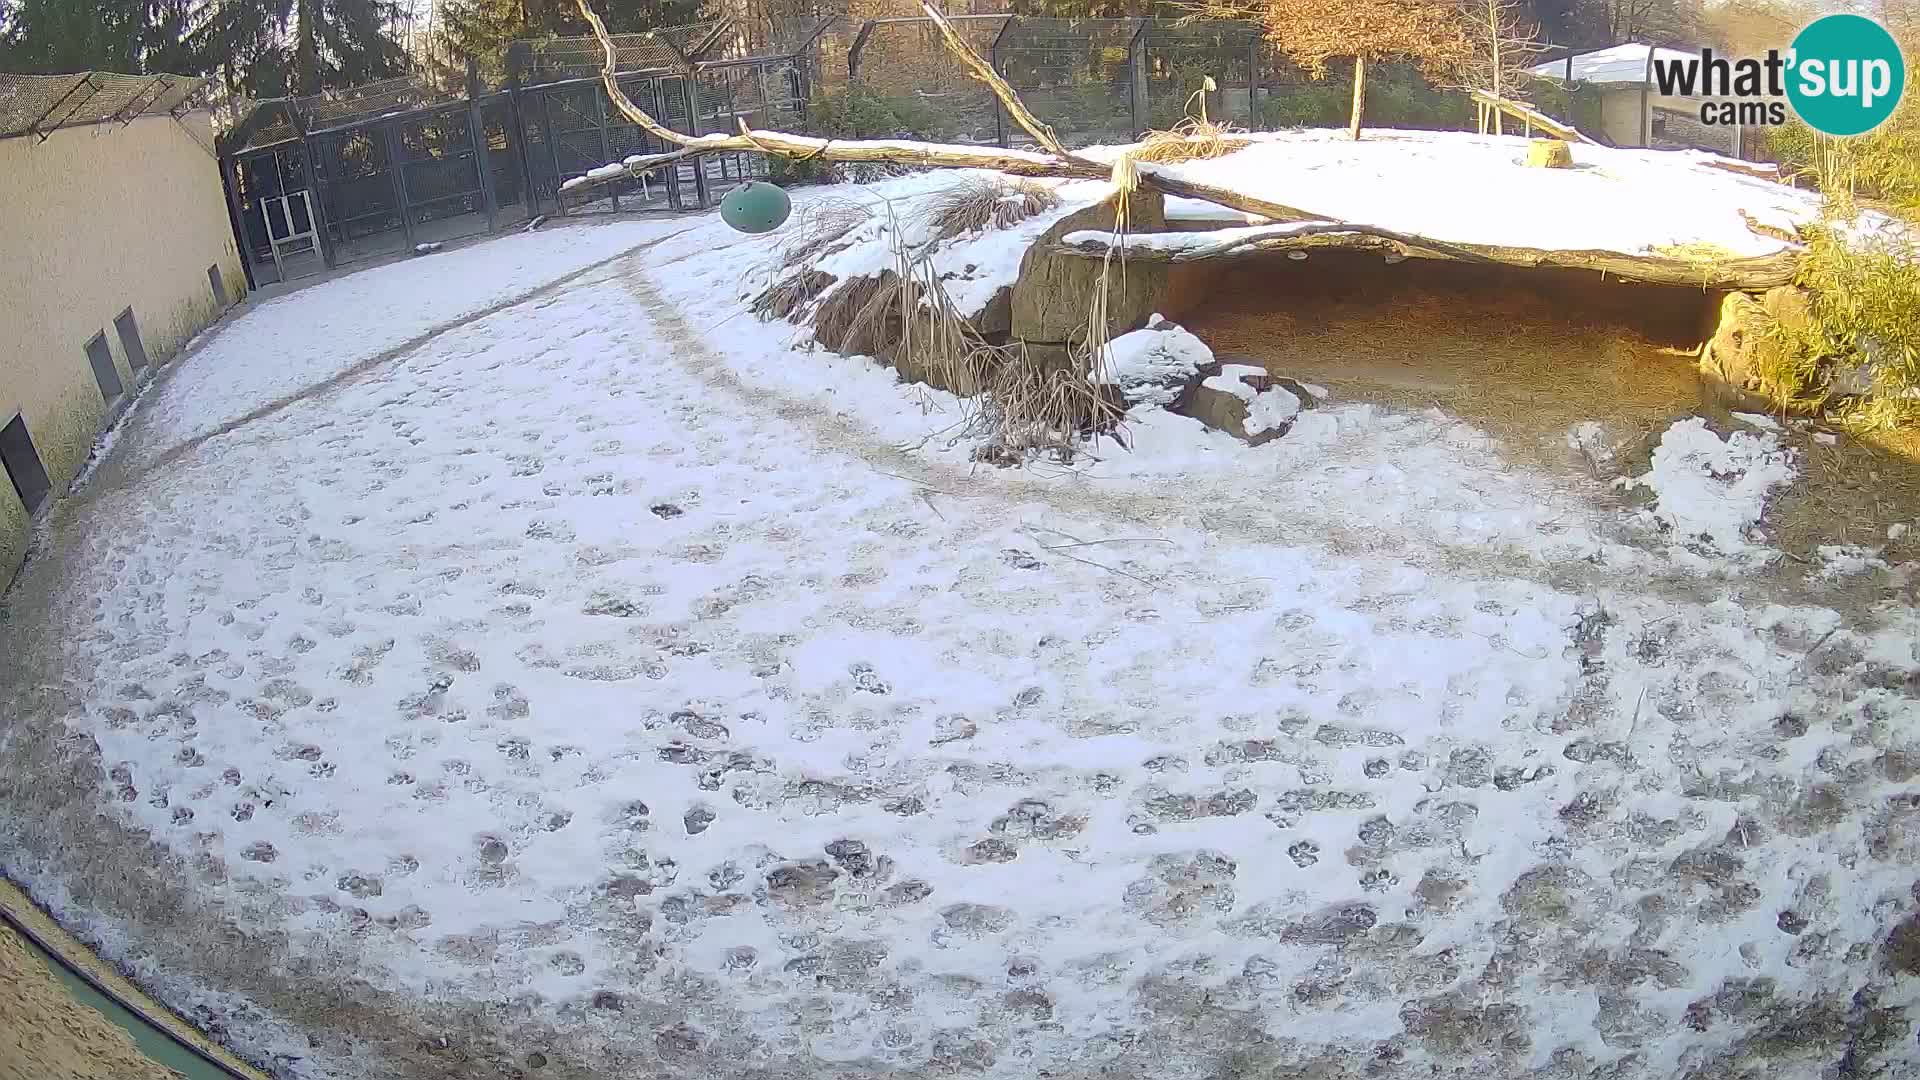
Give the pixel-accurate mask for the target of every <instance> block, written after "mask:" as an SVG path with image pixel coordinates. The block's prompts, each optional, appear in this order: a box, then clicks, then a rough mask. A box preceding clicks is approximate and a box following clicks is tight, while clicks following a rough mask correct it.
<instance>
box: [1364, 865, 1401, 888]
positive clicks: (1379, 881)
mask: <svg viewBox="0 0 1920 1080" xmlns="http://www.w3.org/2000/svg"><path fill="white" fill-rule="evenodd" d="M1399 882H1400V879H1399V878H1397V877H1394V876H1393V872H1392V871H1390V870H1388V869H1387V868H1386V867H1384V866H1382V867H1378V868H1376V869H1373V870H1369V871H1367V872H1366V873H1364V874H1361V875H1360V888H1361V889H1363V890H1365V891H1366V892H1386V891H1387V890H1388V889H1391V888H1393V887H1394V886H1395V885H1397V884H1399Z"/></svg>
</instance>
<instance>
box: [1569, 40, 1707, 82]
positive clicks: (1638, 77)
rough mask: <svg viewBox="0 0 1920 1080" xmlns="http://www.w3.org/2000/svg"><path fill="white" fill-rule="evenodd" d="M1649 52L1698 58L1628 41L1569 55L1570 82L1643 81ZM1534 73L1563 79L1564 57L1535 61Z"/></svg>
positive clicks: (1665, 56) (1671, 57)
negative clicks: (1542, 61) (1544, 61)
mask: <svg viewBox="0 0 1920 1080" xmlns="http://www.w3.org/2000/svg"><path fill="white" fill-rule="evenodd" d="M1649 51H1651V52H1652V53H1653V59H1655V60H1698V59H1699V58H1700V57H1699V54H1698V53H1687V52H1681V51H1680V50H1678V49H1661V48H1655V47H1654V46H1651V45H1640V44H1635V43H1631V42H1630V43H1628V44H1626V45H1615V46H1614V47H1613V48H1611V49H1599V50H1596V51H1594V52H1590V53H1579V54H1577V55H1575V56H1573V57H1572V58H1571V59H1572V61H1573V64H1572V71H1573V78H1572V80H1571V81H1573V82H1590V83H1631V84H1633V85H1635V86H1638V85H1639V84H1641V83H1643V82H1646V81H1647V67H1648V62H1647V53H1648V52H1649ZM1532 70H1533V73H1534V74H1535V75H1545V76H1548V77H1549V78H1554V79H1560V80H1562V81H1563V82H1564V81H1568V80H1567V71H1568V64H1567V59H1566V58H1562V59H1559V60H1554V61H1550V62H1548V63H1545V64H1536V65H1534V67H1533V69H1532Z"/></svg>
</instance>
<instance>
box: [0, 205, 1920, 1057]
mask: <svg viewBox="0 0 1920 1080" xmlns="http://www.w3.org/2000/svg"><path fill="white" fill-rule="evenodd" d="M745 244H746V242H744V241H740V240H739V239H738V238H735V237H731V236H729V235H728V234H726V233H724V232H722V231H721V230H719V229H718V228H716V227H713V226H711V225H702V226H700V227H699V228H695V229H691V230H689V231H687V232H685V233H683V234H679V235H674V236H670V237H665V238H661V239H658V240H657V242H652V243H651V246H649V247H647V248H646V249H644V250H642V251H639V252H636V253H635V254H634V255H632V256H631V257H629V258H625V259H616V260H614V261H612V262H608V263H606V264H604V265H601V266H598V267H592V268H589V269H587V270H585V271H584V272H582V273H581V276H579V277H578V278H576V279H575V280H574V281H573V283H572V284H571V285H569V286H568V287H566V288H564V289H550V290H539V291H536V292H535V293H533V294H530V295H527V296H524V297H521V298H519V299H515V298H512V297H507V298H505V299H501V300H499V301H498V302H496V303H493V304H492V305H491V306H489V307H488V308H487V309H486V313H485V314H482V315H480V316H478V317H473V318H470V319H465V320H462V319H457V318H456V319H450V320H446V325H445V327H444V329H440V330H432V329H428V330H425V331H416V333H419V338H418V340H413V339H412V338H410V337H408V336H406V335H402V336H401V338H400V339H399V340H398V341H397V342H395V343H386V344H376V345H367V346H364V347H362V346H355V345H342V346H341V347H340V348H339V349H338V350H336V352H335V353H333V354H328V355H327V356H325V357H324V358H322V357H319V356H318V354H316V359H315V360H314V366H313V370H311V371H310V372H308V375H309V376H310V377H309V378H308V380H307V383H306V387H305V388H304V389H303V388H300V387H294V388H293V389H290V390H289V389H287V388H286V387H285V386H283V385H282V384H283V383H295V382H298V381H299V380H298V379H297V378H294V377H293V375H294V374H296V373H276V374H275V375H274V379H275V380H276V381H275V383H274V385H273V386H272V387H271V388H270V390H271V394H268V395H266V396H263V398H262V400H261V401H260V402H257V403H254V404H251V405H250V404H249V403H248V402H247V401H245V400H242V399H241V396H240V395H238V394H227V395H223V396H222V398H221V399H220V402H219V404H220V409H221V410H224V412H223V413H222V414H221V415H218V416H216V415H211V414H206V415H203V414H202V413H201V412H199V411H196V410H195V408H194V407H193V404H192V402H191V400H189V399H184V398H175V399H171V400H163V401H161V402H160V403H159V404H163V405H166V406H168V408H167V409H166V410H156V411H155V413H154V417H155V419H154V420H153V421H152V422H150V423H149V424H148V425H147V426H146V427H144V428H134V429H129V431H128V433H127V436H126V438H127V439H128V440H129V445H128V446H126V447H124V448H122V450H123V452H124V453H125V454H126V455H127V456H126V458H125V460H124V462H122V463H116V461H117V459H116V461H109V462H108V467H105V468H103V469H102V470H101V472H100V474H99V476H98V478H97V480H96V482H95V484H94V485H93V486H91V487H89V488H88V489H87V490H86V491H85V492H83V493H82V495H80V496H79V497H77V498H74V499H69V500H67V501H66V502H65V503H63V504H62V506H61V508H60V510H59V512H58V513H57V515H56V520H55V521H54V522H53V523H52V526H51V527H52V528H53V529H54V530H56V533H57V535H58V536H59V538H60V541H61V543H60V544H59V545H58V546H57V547H51V548H49V549H48V550H47V551H46V553H45V554H44V555H43V556H42V557H40V558H39V559H36V560H35V562H33V563H32V564H30V567H29V569H28V572H27V573H26V574H25V575H24V576H23V578H22V581H21V582H20V584H19V586H18V588H17V589H16V591H15V592H14V593H13V594H11V595H10V596H9V598H8V601H7V607H6V612H7V616H6V620H5V622H4V623H0V636H4V639H5V640H4V645H5V648H4V649H0V677H3V678H0V686H4V687H5V698H4V700H3V701H0V707H4V712H5V714H6V715H7V716H9V717H13V718H17V719H16V720H15V721H14V722H13V723H11V724H10V725H9V726H8V727H7V728H6V729H5V733H4V739H5V742H4V746H3V747H0V749H4V754H0V806H4V807H5V814H4V817H0V830H4V832H0V850H5V851H8V852H9V855H8V856H7V859H8V862H7V867H6V868H7V870H8V871H9V872H10V873H14V874H17V875H18V876H20V877H22V878H23V879H25V880H26V881H27V882H28V883H29V884H30V885H31V886H32V887H33V888H34V890H35V892H36V894H37V895H39V896H40V897H42V898H43V899H44V900H46V901H48V902H49V903H51V904H53V905H54V906H55V907H56V908H57V909H58V911H59V913H60V914H61V916H62V917H63V919H65V920H67V921H68V922H70V923H71V924H73V925H75V926H76V928H78V929H80V930H81V931H82V932H83V933H84V934H85V936H87V937H89V939H91V940H96V941H98V942H100V943H101V944H102V946H103V948H104V949H105V950H106V951H107V952H108V953H109V954H111V955H112V956H113V957H114V958H115V959H116V960H119V961H122V962H124V963H126V964H128V965H129V966H131V967H132V968H133V969H134V970H135V971H136V972H138V973H139V974H141V976H142V978H143V980H144V981H147V982H148V983H149V984H150V985H152V986H154V987H155V988H156V989H157V990H159V991H161V992H162V993H164V995H165V996H166V997H167V999H168V1000H169V1001H171V1002H173V1003H175V1004H176V1005H177V1006H178V1007H180V1008H181V1009H182V1010H183V1011H185V1012H186V1013H187V1014H188V1015H190V1016H191V1017H193V1018H195V1019H196V1020H199V1021H201V1022H203V1023H205V1024H207V1025H209V1026H217V1028H218V1030H219V1032H220V1033H222V1034H224V1035H225V1036H226V1037H228V1038H230V1039H231V1040H233V1042H234V1043H235V1045H237V1046H239V1047H241V1048H243V1049H245V1050H246V1051H247V1052H248V1053H249V1055H250V1056H253V1057H255V1058H257V1059H260V1060H263V1061H270V1062H271V1063H273V1064H274V1065H275V1066H276V1067H278V1068H279V1069H281V1070H282V1071H284V1072H285V1073H287V1074H288V1075H294V1076H312V1077H318V1076H328V1075H338V1076H356V1077H359V1076H367V1077H375V1076H394V1077H402V1076H404V1077H439V1076H444V1077H463V1078H465V1077H509V1076H532V1075H539V1076H547V1075H554V1076H570V1077H571V1076H580V1077H584V1076H615V1075H644V1074H665V1073H672V1074H693V1073H701V1074H704V1075H711V1076H716V1077H732V1076H742V1077H744V1076H755V1077H789V1076H791V1077H800V1076H806V1077H814V1078H817V1077H824V1076H832V1077H847V1078H854V1077H878V1076H890V1077H903V1078H904V1077H918V1076H943V1077H944V1076H953V1075H958V1074H967V1075H980V1076H983V1077H993V1078H998V1077H1008V1078H1011V1077H1027V1076H1032V1075H1035V1074H1038V1073H1043V1072H1044V1073H1046V1074H1048V1075H1051V1076H1055V1077H1094V1076H1109V1075H1113V1074H1115V1073H1119V1072H1124V1073H1130V1074H1131V1073H1141V1074H1144V1073H1153V1074H1155V1075H1161V1076H1169V1077H1183V1078H1185V1077H1192V1078H1196V1080H1198V1078H1212V1077H1218V1076H1225V1075H1256V1074H1257V1075H1273V1076H1281V1075H1311V1076H1324V1077H1362V1076H1364V1077H1408V1078H1411V1077H1415V1076H1419V1077H1430V1076H1433V1075H1437V1074H1439V1075H1447V1074H1454V1075H1457V1074H1464V1073H1467V1072H1478V1073H1486V1074H1491V1075H1499V1076H1538V1077H1556V1078H1558V1077H1566V1078H1574V1077H1602V1076H1604V1077H1610V1078H1613V1080H1628V1078H1638V1077H1699V1078H1702V1080H1705V1078H1707V1077H1739V1076H1760V1075H1767V1076H1778V1075H1822V1074H1832V1075H1836V1076H1840V1075H1846V1076H1888V1077H1894V1076H1903V1075H1909V1074H1911V1072H1912V1071H1913V1070H1914V1069H1915V1068H1916V1067H1920V1050H1917V1049H1916V1046H1915V1042H1914V1033H1913V1024H1912V1018H1911V1015H1910V1010H1911V1008H1912V1006H1913V1003H1914V1001H1915V998H1916V984H1915V982H1914V979H1913V976H1914V975H1915V974H1916V973H1917V972H1920V945H1916V940H1920V931H1916V930H1915V929H1914V927H1915V926H1916V925H1920V923H1916V916H1915V911H1916V906H1917V905H1920V898H1917V897H1916V895H1915V892H1914V888H1913V887H1914V880H1913V873H1912V870H1911V867H1912V866H1913V865H1914V863H1915V861H1916V860H1917V859H1920V832H1917V831H1916V829H1917V828H1920V795H1917V794H1916V790H1915V784H1914V780H1915V777H1916V774H1920V744H1916V743H1915V742H1914V741H1913V738H1912V735H1911V731H1912V722H1913V721H1914V720H1915V719H1916V718H1920V655H1916V653H1915V640H1916V634H1915V626H1916V623H1915V620H1914V616H1913V612H1912V611H1911V609H1910V608H1908V607H1906V606H1905V605H1903V604H1901V603H1898V602H1894V603H1890V604H1884V605H1869V606H1862V607H1856V608H1850V609H1848V610H1845V611H1840V610H1835V609H1832V608H1827V607H1823V606H1820V605H1818V604H1796V605H1791V606H1789V605H1781V604H1777V603H1772V602H1770V601H1769V600H1768V599H1766V598H1764V597H1756V596H1749V595H1746V594H1745V593H1744V592H1743V589H1742V585H1741V580H1740V575H1739V572H1738V568H1737V565H1734V564H1726V565H1722V564H1721V563H1717V562H1714V561H1713V560H1711V559H1709V558H1707V557H1705V556H1701V555H1698V554H1697V553H1696V554H1694V555H1692V556H1691V557H1689V558H1687V559H1679V558H1677V557H1675V556H1670V555H1669V554H1667V553H1666V552H1665V550H1664V546H1663V541H1662V540H1661V538H1660V537H1659V536H1657V535H1655V534H1647V533H1637V532H1635V531H1634V530H1635V528H1636V527H1635V526H1633V525H1632V524H1631V523H1629V522H1626V521H1625V520H1623V519H1622V517H1621V515H1620V514H1618V513H1617V512H1616V511H1615V510H1613V509H1611V508H1609V507H1607V506H1604V505H1601V504H1599V503H1597V502H1596V500H1595V499H1594V498H1593V497H1592V494H1593V492H1592V490H1591V488H1590V487H1589V488H1582V487H1581V486H1579V485H1577V484H1572V483H1568V482H1564V481H1562V480H1560V479H1554V478H1545V477H1542V476H1541V475H1539V474H1538V473H1536V472H1535V471H1532V470H1529V469H1526V468H1523V467H1519V466H1516V465H1513V464H1510V463H1508V462H1507V461H1505V460H1504V459H1503V458H1502V456H1501V454H1500V451H1499V448H1498V445H1497V444H1495V443H1493V442H1492V441H1491V440H1489V439H1488V438H1487V437H1486V436H1484V435H1483V434H1481V433H1479V432H1477V431H1475V430H1474V429H1473V428H1471V427H1470V426H1468V425H1463V424H1459V423H1457V422H1455V421H1453V420H1451V419H1449V418H1447V417H1445V416H1444V415H1441V414H1438V413H1399V412H1388V411H1383V410H1380V409H1377V408H1370V407H1368V406H1364V405H1342V404H1339V403H1337V402H1334V403H1329V404H1328V405H1327V406H1325V407H1323V408H1321V409H1316V410H1310V411H1309V413H1307V414H1303V416H1302V419H1301V420H1300V421H1298V422H1297V423H1296V426H1295V429H1294V430H1293V431H1291V432H1290V433H1289V434H1288V435H1287V436H1286V437H1285V438H1283V439H1280V440H1278V441H1276V442H1274V443H1272V444H1270V445H1269V446H1268V447H1263V448H1261V449H1260V450H1258V451H1252V450H1247V449H1245V448H1243V447H1240V446H1239V445H1238V444H1236V443H1233V442H1232V441H1231V440H1227V439H1225V438H1224V437H1220V436H1217V435H1211V434H1209V433H1205V432H1202V431H1199V430H1197V429H1195V428H1194V427H1193V426H1192V425H1191V424H1189V423H1187V422H1185V421H1182V420H1180V419H1179V418H1174V417H1167V416H1164V415H1161V416H1143V417H1140V418H1138V422H1137V423H1136V425H1135V428H1134V435H1135V436H1136V445H1135V451H1134V453H1133V454H1132V455H1130V456H1128V455H1118V454H1109V455H1107V456H1106V457H1105V458H1103V459H1102V460H1101V461H1099V462H1097V463H1093V464H1091V465H1090V466H1089V467H1084V468H1079V469H1075V470H1045V469H1036V470H1032V471H1011V472H1000V471H996V470H991V469H976V468H973V467H971V466H970V465H969V464H968V463H967V461H966V459H965V448H964V447H955V448H943V446H942V444H941V442H940V441H939V438H938V433H939V432H940V431H941V430H942V429H944V428H945V427H946V426H948V424H949V423H950V421H949V420H947V419H943V417H942V414H941V413H939V412H938V411H934V412H928V411H925V409H933V410H939V409H941V408H943V407H946V405H947V404H948V403H943V402H942V401H940V400H939V398H938V396H937V395H927V394H924V393H921V392H917V391H912V390H908V389H905V388H901V387H898V386H895V385H893V384H892V381H891V379H890V378H889V377H888V376H887V375H886V373H884V372H881V371H877V370H875V369H873V368H872V367H871V366H868V365H864V364H862V363H861V362H859V361H854V360H847V359H843V358H833V357H824V356H819V355H816V354H811V353H806V352H796V351H792V350H789V349H788V348H787V347H786V338H787V337H788V336H789V331H787V330H785V329H783V328H778V327H773V328H769V327H763V326H759V325H756V324H754V323H752V322H751V320H750V319H748V318H746V317H745V316H742V315H740V314H739V312H738V306H737V305H738V299H739V296H740V294H741V293H742V291H743V288H742V286H743V282H742V277H743V275H742V273H741V270H740V267H741V265H742V264H743V263H746V262H750V261H751V260H752V259H753V258H756V257H757V254H756V251H755V249H750V248H747V247H745V246H744V245H745ZM487 247H488V246H487V245H482V246H480V247H478V248H476V249H474V252H483V251H485V250H486V249H487ZM465 254H466V255H472V254H473V253H472V252H470V253H465ZM403 265H405V264H403ZM419 265H421V266H425V265H426V264H424V263H422V264H419ZM422 272H424V271H422ZM348 280H350V279H348ZM395 283H396V284H398V285H404V284H405V282H404V280H403V279H396V281H395ZM335 284H337V283H329V284H328V285H324V286H318V287H316V288H314V289H311V290H306V291H304V292H303V293H301V294H298V295H296V296H294V297H289V298H288V300H287V301H282V303H286V302H290V301H301V302H306V303H314V304H321V303H327V302H328V299H327V298H328V297H329V295H330V294H329V293H328V292H327V291H326V290H328V289H331V288H333V287H334V285H335ZM749 284H750V283H749ZM286 310H287V311H292V310H294V309H286ZM256 314H257V315H258V316H259V317H260V318H261V319H262V321H261V322H260V323H259V324H258V325H255V326H254V327H253V328H252V329H253V330H254V331H256V332H257V333H258V334H259V335H260V336H261V337H262V338H264V337H267V336H271V335H272V334H274V333H292V332H294V330H295V324H293V323H286V324H276V323H274V322H272V321H271V320H269V319H267V318H266V317H267V316H268V315H269V314H270V311H269V310H264V309H263V310H262V311H261V312H258V313H256ZM335 314H337V313H335ZM420 319H421V321H422V322H424V323H425V324H426V325H427V326H428V327H432V326H436V325H440V324H441V320H438V319H428V318H427V316H425V315H422V316H421V317H420ZM220 340H221V341H223V342H241V341H244V340H247V338H246V337H245V336H244V335H235V334H233V333H232V332H231V331H229V332H228V333H227V334H223V335H222V338H221V339H220ZM322 359H324V363H322ZM254 360H255V358H254V357H253V356H251V355H250V354H249V353H248V351H247V350H244V349H239V348H237V347H230V348H229V349H228V350H227V351H222V352H214V351H209V352H207V353H203V354H200V355H197V356H196V357H194V358H192V359H190V360H189V361H188V362H189V363H198V364H200V365H202V368H201V371H200V378H201V379H202V380H205V379H210V378H215V377H216V376H217V372H218V370H219V369H220V368H221V367H223V366H225V365H235V366H236V367H238V366H243V365H245V364H248V363H251V362H254ZM263 394H265V392H264V391H263ZM921 406H924V408H922V407H921ZM209 943H217V947H208V944H209Z"/></svg>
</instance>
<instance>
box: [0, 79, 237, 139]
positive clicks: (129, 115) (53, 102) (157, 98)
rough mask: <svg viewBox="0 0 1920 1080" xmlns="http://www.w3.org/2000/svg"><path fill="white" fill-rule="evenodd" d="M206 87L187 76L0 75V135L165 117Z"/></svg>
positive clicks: (198, 97) (45, 132) (200, 95)
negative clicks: (147, 117) (145, 117)
mask: <svg viewBox="0 0 1920 1080" xmlns="http://www.w3.org/2000/svg"><path fill="white" fill-rule="evenodd" d="M206 88H207V80H206V79H204V78H200V77H197V76H192V75H114V74H110V73H107V72H101V71H82V72H79V73H77V74H73V75H8V74H0V138H9V137H12V136H16V135H38V136H40V137H41V138H45V137H46V136H47V135H49V134H51V133H52V132H54V131H57V130H58V129H60V128H64V127H79V126H82V125H85V124H103V123H109V122H115V121H118V122H128V121H132V120H134V119H137V118H139V117H142V116H155V115H159V116H165V115H170V114H173V113H177V112H181V111H184V110H186V109H189V108H192V107H194V106H195V105H197V104H199V103H200V102H201V101H202V100H203V92H204V91H205V90H206Z"/></svg>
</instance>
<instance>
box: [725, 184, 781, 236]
mask: <svg viewBox="0 0 1920 1080" xmlns="http://www.w3.org/2000/svg"><path fill="white" fill-rule="evenodd" d="M791 213H793V200H792V199H789V198H787V193H786V192H785V191H782V190H781V189H779V188H777V187H775V186H773V185H772V184H769V183H766V182H765V181H762V180H756V181H754V182H753V183H751V184H742V185H740V186H739V187H737V188H734V189H733V190H732V191H729V192H727V197H726V198H724V199H721V200H720V220H721V221H724V222H726V223H727V224H728V225H730V226H732V227H733V228H735V229H737V230H739V231H740V232H743V233H763V232H772V231H773V230H775V229H777V228H779V227H780V226H781V225H782V224H783V223H784V222H785V221H786V220H787V215H788V214H791Z"/></svg>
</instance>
